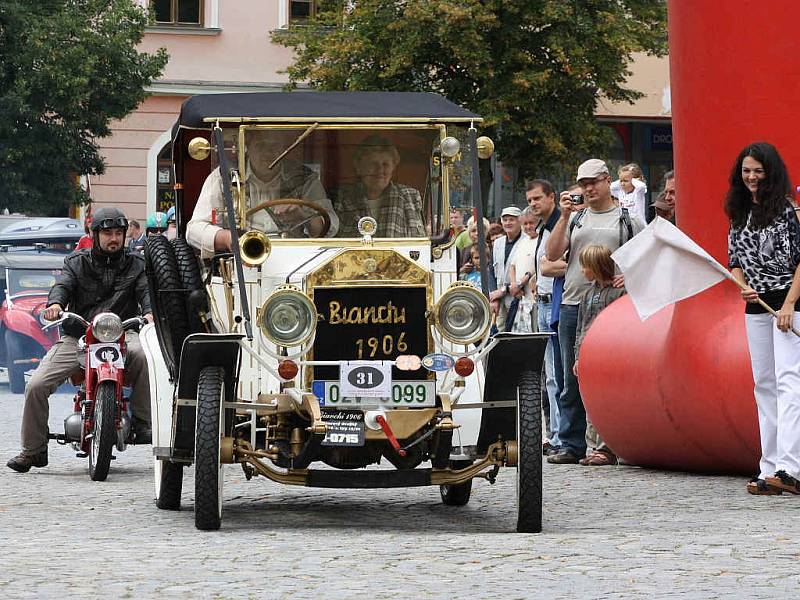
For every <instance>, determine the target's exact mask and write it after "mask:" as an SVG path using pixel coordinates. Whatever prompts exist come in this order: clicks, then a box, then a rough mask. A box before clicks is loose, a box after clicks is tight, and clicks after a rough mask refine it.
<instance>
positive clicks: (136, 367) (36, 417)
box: [20, 331, 150, 454]
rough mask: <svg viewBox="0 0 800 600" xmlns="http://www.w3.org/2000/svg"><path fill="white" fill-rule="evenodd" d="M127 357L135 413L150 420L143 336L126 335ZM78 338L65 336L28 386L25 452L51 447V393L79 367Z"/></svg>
mask: <svg viewBox="0 0 800 600" xmlns="http://www.w3.org/2000/svg"><path fill="white" fill-rule="evenodd" d="M125 342H126V344H127V349H128V353H127V357H126V359H125V385H129V386H131V387H132V388H133V393H132V394H131V398H130V400H131V406H132V408H133V414H134V415H135V416H136V417H137V418H138V419H141V420H143V421H146V422H147V423H148V424H149V423H150V382H149V380H148V376H147V361H146V359H145V356H144V351H143V350H142V346H141V344H139V335H138V334H137V333H136V332H133V331H128V332H127V333H126V334H125ZM77 352H78V340H77V339H76V338H74V337H72V336H69V335H64V336H62V337H61V339H60V340H59V341H57V342H56V343H55V344H53V347H52V348H50V350H49V351H48V352H47V354H46V355H45V357H44V358H43V359H42V362H41V363H39V366H38V367H37V368H36V370H35V371H34V372H33V374H32V375H31V378H30V380H29V381H28V384H27V385H26V386H25V408H24V409H23V411H22V431H21V434H20V436H21V439H22V451H23V452H24V453H25V454H38V453H39V452H41V451H43V450H45V449H46V448H47V432H48V429H47V421H48V418H49V414H50V404H49V402H48V400H49V398H50V394H52V393H53V392H55V391H56V389H57V388H58V386H59V385H61V384H62V383H63V382H64V380H65V379H66V378H67V377H69V376H70V375H71V374H72V373H73V372H74V371H76V370H77V369H78V366H79V365H78V354H77Z"/></svg>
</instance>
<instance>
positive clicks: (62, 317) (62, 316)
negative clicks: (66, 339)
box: [42, 310, 147, 331]
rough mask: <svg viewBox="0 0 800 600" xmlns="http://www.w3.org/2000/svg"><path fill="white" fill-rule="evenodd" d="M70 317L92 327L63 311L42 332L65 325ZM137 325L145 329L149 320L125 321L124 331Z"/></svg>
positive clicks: (87, 322) (72, 314) (81, 319)
mask: <svg viewBox="0 0 800 600" xmlns="http://www.w3.org/2000/svg"><path fill="white" fill-rule="evenodd" d="M70 317H72V318H73V319H76V320H78V321H79V322H80V323H81V324H83V326H84V327H89V325H90V323H89V321H87V320H86V319H84V318H83V317H82V316H80V315H79V314H77V313H72V312H69V311H66V310H62V311H61V312H60V313H59V315H58V319H56V320H55V321H50V322H49V323H48V324H47V325H45V326H43V327H42V331H47V330H48V329H50V328H51V327H55V326H56V325H60V324H61V323H63V322H64V321H66V320H67V319H69V318H70ZM136 325H138V326H139V327H144V326H145V325H147V319H145V318H144V317H141V316H139V317H131V318H130V319H125V320H124V321H123V322H122V329H124V330H125V331H128V329H131V328H132V327H134V326H136Z"/></svg>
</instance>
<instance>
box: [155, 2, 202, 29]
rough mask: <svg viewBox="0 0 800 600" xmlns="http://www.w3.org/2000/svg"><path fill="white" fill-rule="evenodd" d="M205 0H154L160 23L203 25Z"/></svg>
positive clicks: (157, 18) (156, 19)
mask: <svg viewBox="0 0 800 600" xmlns="http://www.w3.org/2000/svg"><path fill="white" fill-rule="evenodd" d="M203 4H204V2H203V0H152V1H151V3H150V5H151V6H152V8H153V13H154V15H155V21H156V24H158V25H202V24H203Z"/></svg>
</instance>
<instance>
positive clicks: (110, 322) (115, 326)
mask: <svg viewBox="0 0 800 600" xmlns="http://www.w3.org/2000/svg"><path fill="white" fill-rule="evenodd" d="M92 334H94V337H96V338H97V341H99V342H106V343H108V342H116V341H117V340H118V339H119V338H120V336H121V335H122V319H120V318H119V317H118V316H117V315H115V314H114V313H100V314H99V315H97V316H96V317H95V318H94V319H93V320H92Z"/></svg>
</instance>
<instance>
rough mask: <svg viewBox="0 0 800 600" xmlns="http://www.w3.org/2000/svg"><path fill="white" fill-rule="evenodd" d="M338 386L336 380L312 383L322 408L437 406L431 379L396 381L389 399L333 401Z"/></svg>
mask: <svg viewBox="0 0 800 600" xmlns="http://www.w3.org/2000/svg"><path fill="white" fill-rule="evenodd" d="M338 386H339V382H338V381H337V380H335V379H332V380H331V379H326V380H319V379H318V380H315V381H314V382H313V383H312V391H313V392H314V395H315V396H316V397H317V399H318V400H319V404H320V406H324V407H326V408H341V409H345V408H365V407H378V408H400V407H404V408H430V407H434V406H436V382H435V381H433V380H431V379H423V380H407V381H406V380H397V379H395V380H393V381H392V396H391V397H388V398H365V397H342V396H341V395H339V396H338V397H334V398H335V399H331V390H332V388H335V389H336V390H337V391H338V389H339V387H338ZM407 386H411V388H412V389H411V390H408V389H407ZM418 386H422V387H423V388H424V390H425V395H424V398H423V399H422V401H420V400H419V399H418V398H419V397H420V394H419V393H418V392H419V391H420V390H419V389H418ZM398 388H399V389H398ZM395 390H397V391H395ZM409 391H410V392H411V393H410V394H409V393H408V392H409ZM393 398H394V399H393Z"/></svg>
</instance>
